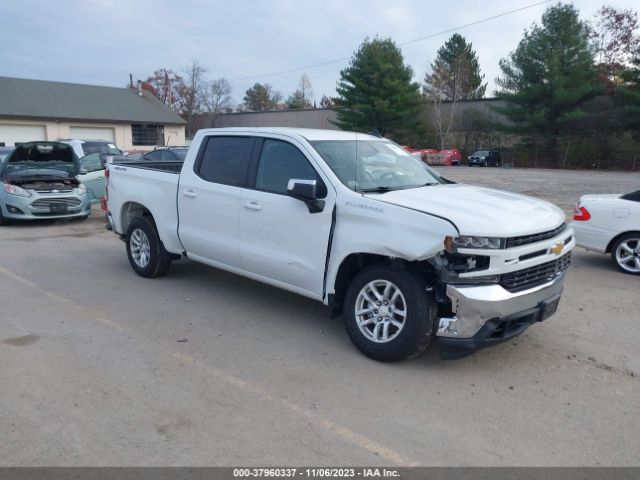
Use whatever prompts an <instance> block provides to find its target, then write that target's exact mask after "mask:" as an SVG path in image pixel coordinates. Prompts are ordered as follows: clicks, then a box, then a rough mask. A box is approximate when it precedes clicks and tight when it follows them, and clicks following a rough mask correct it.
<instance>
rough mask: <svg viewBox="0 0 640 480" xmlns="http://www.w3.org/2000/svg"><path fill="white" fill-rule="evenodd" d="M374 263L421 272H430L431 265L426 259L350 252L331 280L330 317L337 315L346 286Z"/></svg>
mask: <svg viewBox="0 0 640 480" xmlns="http://www.w3.org/2000/svg"><path fill="white" fill-rule="evenodd" d="M374 264H387V265H388V266H389V267H390V268H393V269H407V270H416V271H420V272H422V273H432V272H430V269H431V265H430V264H429V263H428V262H426V261H420V262H416V261H408V260H405V259H402V258H397V257H390V256H388V255H383V254H379V253H370V252H357V253H351V254H349V255H347V256H346V257H344V258H343V259H342V261H341V262H340V266H339V267H338V270H337V273H336V275H335V279H334V281H333V293H332V294H329V307H330V310H331V316H332V317H334V316H337V315H338V314H339V312H340V311H341V309H342V304H343V302H344V298H345V295H346V293H347V288H348V287H349V284H350V283H351V281H352V280H353V278H354V277H355V276H356V275H357V274H358V272H360V271H361V270H362V269H363V268H366V267H368V266H370V265H374Z"/></svg>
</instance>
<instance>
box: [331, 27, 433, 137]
mask: <svg viewBox="0 0 640 480" xmlns="http://www.w3.org/2000/svg"><path fill="white" fill-rule="evenodd" d="M412 77H413V70H412V69H411V67H410V66H408V65H405V64H404V59H403V57H402V53H401V52H400V49H399V48H398V47H397V46H396V44H395V43H394V42H393V41H392V40H391V39H384V40H381V39H378V38H375V39H373V40H369V39H365V40H364V42H363V43H362V45H361V46H360V48H359V49H358V51H357V52H356V53H355V54H354V55H353V57H352V58H351V61H350V64H349V66H348V67H347V68H345V69H343V70H342V71H341V72H340V79H339V80H338V85H337V87H336V91H337V92H338V96H337V97H336V98H335V99H333V102H334V104H335V106H336V108H337V121H336V125H338V126H339V127H340V128H342V129H343V130H355V131H361V132H369V131H372V130H374V129H375V130H378V131H379V132H380V133H381V134H382V135H384V136H390V137H392V138H394V139H396V140H398V141H402V139H404V138H407V136H410V135H411V134H412V133H414V132H415V130H416V129H417V128H418V127H419V120H420V118H419V113H420V112H421V111H422V107H423V102H422V99H421V97H420V92H419V85H418V84H417V83H415V82H412Z"/></svg>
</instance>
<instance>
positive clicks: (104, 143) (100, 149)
mask: <svg viewBox="0 0 640 480" xmlns="http://www.w3.org/2000/svg"><path fill="white" fill-rule="evenodd" d="M59 141H60V142H62V143H66V144H67V145H71V147H73V151H74V152H75V154H76V155H77V156H78V158H82V157H84V156H85V155H89V154H90V153H99V154H100V156H101V157H102V161H103V163H104V162H105V160H106V157H107V156H110V155H122V150H120V149H119V148H118V147H116V146H115V144H114V143H113V142H111V141H109V140H78V139H75V138H69V139H63V140H59Z"/></svg>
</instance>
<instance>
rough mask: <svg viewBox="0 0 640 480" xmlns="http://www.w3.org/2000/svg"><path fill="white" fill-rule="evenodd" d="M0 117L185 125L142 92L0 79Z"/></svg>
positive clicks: (150, 96) (166, 108)
mask: <svg viewBox="0 0 640 480" xmlns="http://www.w3.org/2000/svg"><path fill="white" fill-rule="evenodd" d="M0 117H20V118H45V119H49V118H51V119H60V120H63V119H64V120H92V121H99V122H133V123H159V124H180V125H182V124H184V123H185V121H184V120H183V119H182V118H181V117H180V116H179V115H178V114H176V113H175V112H174V111H172V110H171V109H169V108H168V107H167V106H166V105H164V104H163V103H162V102H160V100H158V99H157V98H156V97H154V96H153V95H152V94H151V93H149V92H147V91H144V90H143V92H142V95H139V94H138V90H136V89H133V88H118V87H102V86H97V85H82V84H78V83H64V82H49V81H45V80H30V79H25V78H12V77H0Z"/></svg>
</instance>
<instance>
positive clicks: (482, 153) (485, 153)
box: [474, 150, 489, 156]
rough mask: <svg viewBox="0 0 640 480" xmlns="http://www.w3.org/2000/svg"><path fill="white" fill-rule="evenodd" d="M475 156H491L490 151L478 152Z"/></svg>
mask: <svg viewBox="0 0 640 480" xmlns="http://www.w3.org/2000/svg"><path fill="white" fill-rule="evenodd" d="M474 155H484V156H486V155H489V151H488V150H478V151H477V152H476V153H474Z"/></svg>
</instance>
